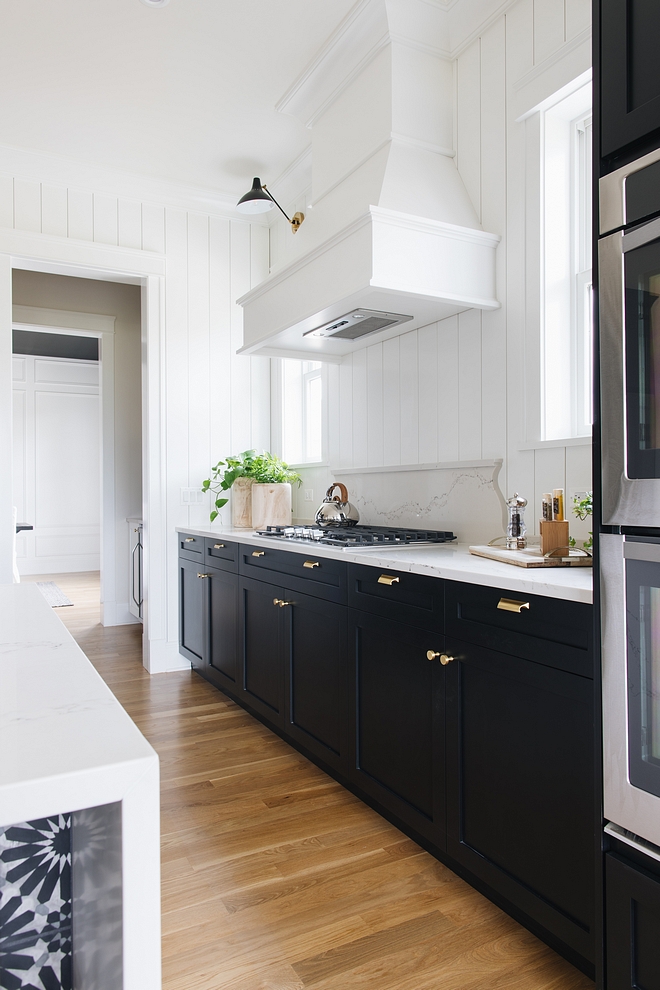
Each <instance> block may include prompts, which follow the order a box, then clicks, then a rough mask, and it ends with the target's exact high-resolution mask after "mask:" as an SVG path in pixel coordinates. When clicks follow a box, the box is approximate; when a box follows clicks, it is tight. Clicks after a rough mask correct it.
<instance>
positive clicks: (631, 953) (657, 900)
mask: <svg viewBox="0 0 660 990" xmlns="http://www.w3.org/2000/svg"><path fill="white" fill-rule="evenodd" d="M659 928H660V880H658V877H656V876H654V875H653V873H651V872H649V871H648V870H644V869H640V868H639V867H636V866H635V865H634V864H633V863H630V862H628V861H627V860H626V859H624V858H623V857H622V856H619V855H617V854H616V853H608V854H607V855H606V856H605V937H606V945H607V954H606V955H607V986H608V990H635V988H639V987H648V988H649V990H650V988H651V987H658V986H660V939H659V938H658V931H659Z"/></svg>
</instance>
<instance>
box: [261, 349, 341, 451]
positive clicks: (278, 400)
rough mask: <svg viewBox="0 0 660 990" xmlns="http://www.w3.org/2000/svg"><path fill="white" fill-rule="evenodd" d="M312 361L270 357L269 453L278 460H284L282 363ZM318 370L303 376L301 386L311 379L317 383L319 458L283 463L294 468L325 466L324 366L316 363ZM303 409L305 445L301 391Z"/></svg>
mask: <svg viewBox="0 0 660 990" xmlns="http://www.w3.org/2000/svg"><path fill="white" fill-rule="evenodd" d="M286 360H293V361H303V362H305V361H313V360H315V359H314V358H298V357H292V358H271V390H270V393H271V450H272V452H273V453H274V454H276V455H277V456H278V457H282V458H283V457H284V453H283V452H284V447H285V443H284V429H285V424H284V361H286ZM320 365H321V366H320V368H317V369H313V370H310V371H308V372H306V373H303V385H304V384H305V383H306V382H308V381H310V380H311V379H312V378H320V380H321V459H320V460H305V459H303V460H298V461H288V462H287V463H288V464H289V465H290V466H291V467H294V468H306V467H326V466H327V465H328V463H329V462H328V436H329V433H328V366H327V364H326V363H325V362H324V361H321V362H320ZM301 397H302V401H303V409H302V415H301V434H302V437H301V439H302V443H303V444H305V437H306V432H307V422H308V421H307V417H306V409H305V405H304V403H305V389H304V387H303V389H302V396H301Z"/></svg>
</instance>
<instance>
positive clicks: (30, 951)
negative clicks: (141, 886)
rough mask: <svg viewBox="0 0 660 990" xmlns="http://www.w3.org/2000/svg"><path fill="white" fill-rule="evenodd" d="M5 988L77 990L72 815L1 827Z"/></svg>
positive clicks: (0, 969) (0, 956) (0, 944)
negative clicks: (73, 947)
mask: <svg viewBox="0 0 660 990" xmlns="http://www.w3.org/2000/svg"><path fill="white" fill-rule="evenodd" d="M0 987H1V988H2V990H72V980H71V815H54V816H53V817H52V818H41V819H39V820H38V821H33V822H23V823H21V824H20V825H11V826H9V827H8V828H0Z"/></svg>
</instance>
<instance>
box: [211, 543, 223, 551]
mask: <svg viewBox="0 0 660 990" xmlns="http://www.w3.org/2000/svg"><path fill="white" fill-rule="evenodd" d="M213 549H214V550H224V549H225V545H224V543H214V544H213Z"/></svg>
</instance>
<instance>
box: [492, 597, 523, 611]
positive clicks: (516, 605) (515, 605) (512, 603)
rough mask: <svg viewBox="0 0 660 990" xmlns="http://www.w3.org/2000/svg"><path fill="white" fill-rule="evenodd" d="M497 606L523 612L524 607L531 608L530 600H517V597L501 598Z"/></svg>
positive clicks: (506, 609) (505, 609)
mask: <svg viewBox="0 0 660 990" xmlns="http://www.w3.org/2000/svg"><path fill="white" fill-rule="evenodd" d="M497 607H498V608H501V609H504V611H505V612H522V610H523V609H524V608H527V609H528V608H529V602H517V601H516V599H515V598H500V600H499V602H498V603H497Z"/></svg>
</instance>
